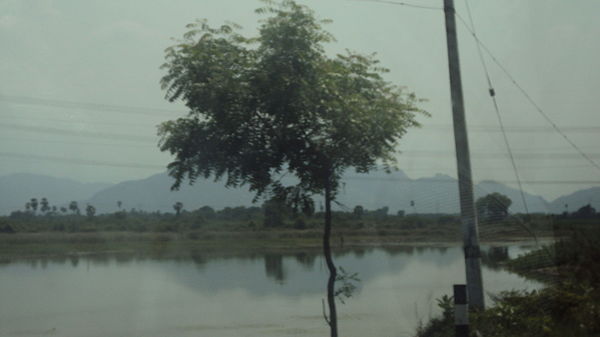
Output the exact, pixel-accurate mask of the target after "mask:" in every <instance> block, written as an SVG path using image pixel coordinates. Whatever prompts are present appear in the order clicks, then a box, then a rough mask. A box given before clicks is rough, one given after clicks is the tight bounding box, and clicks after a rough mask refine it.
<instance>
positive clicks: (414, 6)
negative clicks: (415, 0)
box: [352, 0, 443, 10]
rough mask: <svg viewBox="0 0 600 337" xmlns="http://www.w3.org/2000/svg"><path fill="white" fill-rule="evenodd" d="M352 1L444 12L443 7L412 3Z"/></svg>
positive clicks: (380, 0) (382, 0)
mask: <svg viewBox="0 0 600 337" xmlns="http://www.w3.org/2000/svg"><path fill="white" fill-rule="evenodd" d="M352 1H357V2H379V3H385V4H391V5H398V6H405V7H412V8H419V9H432V10H442V9H443V8H442V7H433V6H423V5H417V4H412V3H407V2H399V1H387V0H352Z"/></svg>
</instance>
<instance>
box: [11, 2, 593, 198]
mask: <svg viewBox="0 0 600 337" xmlns="http://www.w3.org/2000/svg"><path fill="white" fill-rule="evenodd" d="M298 2H299V3H302V4H306V5H308V6H309V7H311V8H312V9H313V10H314V11H315V12H316V13H317V15H318V16H319V17H321V18H330V19H332V20H333V23H332V24H329V25H326V26H325V29H326V30H328V31H330V32H331V33H332V34H333V35H334V36H335V37H336V38H337V42H336V43H333V44H331V45H328V46H326V49H327V50H328V51H329V52H330V54H331V55H333V54H335V53H338V52H342V51H343V50H344V49H346V48H348V49H351V50H355V51H358V52H361V53H365V54H368V53H372V52H376V53H377V55H378V58H379V59H380V60H381V64H382V66H384V67H387V68H389V69H390V70H391V71H390V73H389V74H388V77H387V78H388V80H389V81H391V82H393V83H395V84H398V85H402V86H406V87H407V90H409V91H412V92H415V93H416V95H417V96H418V97H421V98H425V99H427V100H428V101H427V102H424V103H423V104H422V107H423V108H424V109H426V110H427V111H429V112H430V113H431V115H432V117H431V118H420V121H421V122H422V123H423V128H422V129H420V130H417V129H415V130H409V132H408V134H407V135H406V136H405V139H403V141H402V142H401V147H400V149H399V150H400V151H401V152H402V153H400V154H399V155H398V158H399V167H400V168H401V169H402V170H403V171H404V172H406V174H407V175H408V176H409V177H411V178H413V179H414V178H419V177H430V176H433V175H435V174H436V173H441V174H446V175H450V176H452V177H456V167H455V161H454V141H453V138H452V137H453V134H452V120H451V111H450V109H451V106H450V98H449V88H448V69H447V60H446V41H445V35H444V34H445V30H444V21H443V11H442V10H424V9H418V8H409V7H405V6H395V5H390V4H383V3H376V2H363V1H345V0H330V1H316V0H305V1H298ZM456 2H457V3H456V5H457V12H458V13H459V14H460V15H461V16H462V17H463V18H465V19H466V18H468V14H467V10H466V7H465V6H464V5H465V3H464V2H463V1H456ZM415 3H418V4H423V5H427V6H434V7H441V5H442V1H441V0H439V1H434V0H420V1H415ZM260 6H261V3H260V2H259V1H255V0H252V1H239V0H237V1H235V0H229V1H216V0H206V1H202V2H195V1H191V0H186V1H177V2H166V1H156V2H151V3H149V2H143V1H139V0H135V1H134V0H132V1H103V2H99V1H98V2H87V1H86V2H79V1H66V0H65V1H51V0H45V1H11V0H4V1H2V0H0V13H1V14H0V43H2V45H3V46H6V47H5V48H2V49H1V50H0V61H1V62H0V76H2V78H4V79H6V80H5V81H3V82H2V83H1V84H0V132H1V133H2V135H0V158H2V165H1V166H0V175H7V174H10V173H17V172H28V173H35V174H45V175H49V176H55V177H66V178H72V179H75V180H78V181H82V182H109V183H117V182H121V181H124V180H131V179H143V178H145V177H148V176H150V175H152V174H155V173H158V172H163V171H164V170H165V168H166V165H167V164H168V162H169V161H170V157H169V155H168V154H166V153H161V152H160V151H159V150H158V148H157V146H156V144H157V141H158V138H157V136H156V127H155V126H156V125H157V124H158V123H160V122H162V121H165V120H168V119H172V118H176V117H177V116H181V115H183V114H185V112H186V109H185V107H184V106H183V105H182V104H180V103H178V104H170V103H168V102H167V101H166V100H164V99H163V97H164V92H162V91H161V89H160V85H159V83H158V82H159V80H160V78H161V77H162V76H163V75H164V72H163V71H161V70H160V69H159V66H160V65H161V64H162V63H163V60H164V53H163V50H164V49H165V48H166V47H168V46H170V45H172V44H173V43H174V42H173V41H172V40H170V38H171V37H175V38H179V37H180V36H181V35H182V34H183V33H184V32H185V31H186V30H185V25H186V24H188V23H190V22H193V21H194V20H195V19H197V18H207V19H208V20H209V23H210V24H213V25H220V24H222V23H224V22H225V21H232V22H236V23H239V24H241V25H242V26H243V27H244V29H243V33H244V35H255V34H256V28H257V24H258V23H257V20H259V19H260V16H259V15H257V14H254V9H255V8H258V7H260ZM471 10H472V14H473V19H474V21H475V24H476V28H477V33H478V36H479V37H480V38H481V40H482V41H483V42H484V43H485V45H486V46H487V47H488V48H489V49H490V50H491V51H492V53H494V55H495V56H496V58H497V59H498V60H500V62H502V64H503V65H504V66H505V67H506V68H507V69H508V70H509V72H510V73H511V74H512V75H513V76H514V77H515V79H516V80H517V81H518V82H519V83H520V84H521V85H522V86H523V87H524V88H525V90H526V91H527V92H528V94H529V95H530V96H531V97H532V99H533V100H534V101H535V102H537V104H538V105H539V106H540V107H541V108H542V109H543V110H544V112H546V113H547V115H548V116H549V117H550V118H551V119H552V120H553V121H554V122H555V123H556V125H558V126H559V128H560V129H561V130H563V131H564V132H565V134H566V135H567V136H568V137H569V138H570V139H571V140H572V141H573V142H574V143H575V144H577V146H578V147H579V148H580V149H582V150H583V151H584V152H585V153H586V154H587V155H588V156H589V157H590V158H591V159H592V160H594V161H596V162H598V160H600V153H598V152H597V150H595V148H596V144H597V142H598V140H599V137H598V134H599V133H598V131H600V115H599V114H597V113H596V111H597V107H598V106H599V105H600V96H599V95H597V93H596V91H597V89H598V88H599V87H600V67H598V66H597V62H598V61H597V55H598V54H599V51H600V41H599V40H598V39H597V35H598V33H599V32H600V22H599V21H598V20H596V16H597V15H596V13H598V12H599V10H600V3H598V2H596V1H592V0H577V1H574V2H568V3H566V2H562V1H558V0H550V1H548V0H531V1H528V2H526V3H524V2H522V1H517V0H510V1H502V2H495V1H491V0H485V1H479V2H472V3H471ZM458 33H459V43H460V55H461V67H462V76H463V85H464V92H465V100H466V113H467V118H468V127H469V131H470V134H469V137H470V144H471V153H472V166H473V173H474V178H475V181H482V180H494V181H498V182H502V183H505V184H507V185H509V186H511V187H517V184H516V183H515V176H514V172H513V170H512V167H511V163H510V159H509V156H508V154H507V151H506V147H505V144H504V142H503V139H502V134H501V133H500V132H499V130H500V128H499V126H498V121H497V117H496V115H495V113H494V110H493V105H492V102H491V100H490V99H489V95H488V93H487V92H488V88H487V83H486V80H485V77H484V73H483V70H482V66H481V63H480V61H479V58H478V55H477V50H476V45H475V44H474V42H473V39H472V38H471V36H470V35H469V33H468V31H467V30H465V28H464V26H462V25H461V23H460V22H459V31H458ZM486 63H487V65H488V67H489V70H490V75H491V78H492V81H493V82H494V87H495V89H496V93H497V98H498V103H499V106H500V112H501V113H502V118H503V120H504V123H505V126H506V129H507V132H508V133H507V134H508V138H509V141H510V144H511V146H512V148H513V152H514V154H515V160H516V164H517V166H518V168H519V174H520V175H521V178H522V180H523V187H524V190H526V191H527V192H530V193H534V194H538V195H542V196H544V197H545V198H546V199H548V200H552V199H554V198H556V197H558V196H560V195H564V194H568V193H571V192H573V191H575V190H578V189H583V188H588V187H592V186H600V171H599V170H598V169H597V168H595V167H593V166H592V165H591V164H590V163H589V162H587V161H585V159H583V158H582V157H581V156H580V155H579V154H578V153H577V152H576V151H575V150H574V149H573V148H572V147H571V146H570V145H569V144H568V143H567V142H565V140H564V139H563V138H562V136H561V135H559V134H558V133H556V132H554V131H553V129H552V127H551V126H550V125H549V124H548V123H547V122H546V121H545V120H544V119H543V118H542V117H541V116H540V115H539V114H538V112H536V111H535V109H534V108H533V107H532V106H531V104H529V102H528V101H527V100H526V99H525V98H524V97H523V95H522V94H521V93H520V92H519V91H518V89H517V88H515V86H514V85H513V84H512V83H511V82H510V80H509V79H508V78H507V77H506V76H505V75H504V74H503V73H502V71H501V69H499V68H498V67H497V66H496V65H495V64H494V63H493V62H492V60H490V59H489V58H486Z"/></svg>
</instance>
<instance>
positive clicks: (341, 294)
mask: <svg viewBox="0 0 600 337" xmlns="http://www.w3.org/2000/svg"><path fill="white" fill-rule="evenodd" d="M338 269H339V270H338V273H337V275H336V279H335V281H336V283H338V284H340V285H339V286H338V287H337V288H336V289H335V292H334V296H335V297H337V299H339V300H340V302H342V303H345V302H344V301H345V299H348V298H350V297H352V295H354V293H355V292H356V291H357V290H358V287H357V286H356V283H359V282H360V279H359V278H358V273H349V272H347V271H346V270H345V269H344V268H342V267H339V268H338Z"/></svg>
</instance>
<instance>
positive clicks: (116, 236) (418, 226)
mask: <svg viewBox="0 0 600 337" xmlns="http://www.w3.org/2000/svg"><path fill="white" fill-rule="evenodd" d="M176 211H177V210H176ZM531 219H532V220H531V221H532V223H535V225H534V226H535V228H536V230H537V232H538V234H539V236H550V235H551V234H552V232H551V228H552V227H551V225H550V224H551V221H552V219H551V218H548V217H547V216H544V215H537V216H533V217H532V218H531ZM333 221H334V222H335V227H334V230H333V232H332V248H333V249H338V248H339V247H352V246H378V245H393V244H414V243H419V242H459V241H460V217H459V216H458V215H456V214H410V215H405V214H404V213H403V212H399V213H397V214H389V210H388V208H387V207H383V208H380V209H377V210H367V209H364V208H363V207H362V206H356V207H354V209H352V210H349V211H335V212H333ZM523 221H524V217H522V216H513V217H509V218H507V219H504V220H502V221H500V222H494V223H485V222H484V223H482V225H481V227H480V234H481V236H482V239H483V240H484V241H488V242H489V241H517V240H518V241H522V240H527V239H529V240H530V239H531V237H529V236H528V233H527V231H526V230H524V228H523V226H522V222H523ZM322 226H323V220H322V213H320V212H316V213H315V214H313V215H306V214H300V213H295V212H293V210H292V209H290V208H287V207H285V206H284V205H283V204H280V203H276V202H274V201H268V202H265V203H264V204H263V205H262V207H233V208H231V207H227V208H224V209H222V210H214V209H212V208H210V207H208V206H204V207H201V208H199V209H196V210H193V211H186V210H181V209H180V210H179V212H178V213H159V212H153V213H149V212H143V211H136V210H130V211H125V210H121V211H118V212H114V213H108V214H87V215H81V214H78V213H77V212H76V211H73V212H72V213H64V212H63V213H55V212H51V211H50V212H45V213H40V212H36V211H33V210H32V209H30V210H28V211H16V212H13V213H12V214H11V215H10V216H3V217H0V257H6V256H39V255H44V254H50V255H52V254H72V253H87V252H102V251H115V250H117V251H129V252H147V251H153V250H155V249H170V250H173V251H177V250H181V251H186V250H189V249H190V248H193V249H204V250H206V249H212V248H216V247H229V248H231V249H259V248H275V249H278V248H280V247H283V248H285V247H289V248H318V247H320V245H321V239H322ZM165 247H166V248H165Z"/></svg>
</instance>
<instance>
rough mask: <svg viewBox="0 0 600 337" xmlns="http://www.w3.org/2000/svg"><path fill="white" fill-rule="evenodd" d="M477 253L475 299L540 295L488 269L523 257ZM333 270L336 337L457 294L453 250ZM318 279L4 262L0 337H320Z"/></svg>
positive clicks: (382, 252)
mask: <svg viewBox="0 0 600 337" xmlns="http://www.w3.org/2000/svg"><path fill="white" fill-rule="evenodd" d="M482 249H483V251H484V258H483V261H484V267H483V279H484V287H485V290H486V292H488V293H492V294H493V293H497V292H498V291H501V290H510V289H535V288H539V287H540V286H541V285H540V284H539V283H537V282H535V281H530V280H526V279H524V278H521V277H519V276H517V275H515V274H511V273H509V272H507V271H505V270H502V269H501V268H499V267H498V266H497V262H498V261H499V260H502V259H506V258H507V257H514V256H516V255H518V254H520V253H522V252H524V251H526V250H528V249H530V248H529V247H524V246H518V245H512V246H505V247H494V248H492V247H489V246H484V247H482ZM335 261H336V264H337V265H338V266H341V267H343V268H344V269H345V270H346V271H347V272H348V273H357V274H358V277H359V278H360V282H358V283H356V286H357V290H356V291H355V293H354V295H353V296H352V297H351V298H348V299H345V300H344V302H345V304H341V303H340V304H338V312H339V330H340V336H348V337H354V336H355V337H359V336H360V337H364V336H385V337H396V336H411V335H412V334H413V332H414V331H415V328H416V326H417V324H418V322H419V320H422V321H423V322H426V321H427V320H428V318H429V317H431V316H432V315H436V314H438V313H439V310H438V308H437V305H436V301H435V300H436V298H438V297H440V296H441V295H443V294H450V295H451V292H452V285H453V284H455V283H464V260H463V255H462V251H461V248H460V247H457V246H455V247H406V246H403V247H400V246H399V247H387V248H364V249H347V250H343V251H339V252H337V253H336V255H335ZM326 278H327V270H326V267H325V264H324V260H323V258H322V257H321V256H320V254H319V252H318V251H309V252H295V253H283V254H282V253H276V252H264V253H248V254H238V255H231V254H219V253H214V252H213V253H210V254H203V253H192V254H191V255H190V256H187V257H182V258H177V257H161V256H159V255H158V256H135V255H114V254H113V255H111V254H106V255H97V256H80V257H55V258H47V259H22V260H13V261H4V262H2V264H0V285H1V287H0V299H1V302H0V336H48V335H55V336H73V337H75V336H77V337H79V336H102V337H107V336H108V337H111V336H115V337H117V336H122V337H125V336H210V337H230V336H249V337H250V336H326V335H328V327H327V325H326V323H325V321H324V319H323V313H322V310H323V309H322V300H323V299H324V298H325V285H326ZM488 303H489V301H488Z"/></svg>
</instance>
